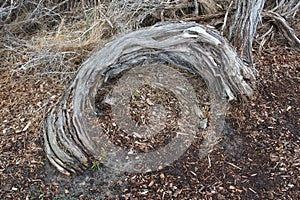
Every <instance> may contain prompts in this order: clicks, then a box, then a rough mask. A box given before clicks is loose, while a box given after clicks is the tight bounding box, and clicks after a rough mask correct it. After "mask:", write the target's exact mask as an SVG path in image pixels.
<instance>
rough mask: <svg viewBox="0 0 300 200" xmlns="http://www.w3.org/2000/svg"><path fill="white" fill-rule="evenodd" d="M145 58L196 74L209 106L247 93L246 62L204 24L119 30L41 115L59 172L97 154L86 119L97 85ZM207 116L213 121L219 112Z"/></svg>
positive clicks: (250, 75) (77, 166)
mask: <svg viewBox="0 0 300 200" xmlns="http://www.w3.org/2000/svg"><path fill="white" fill-rule="evenodd" d="M146 63H151V64H162V63H168V64H169V65H173V66H176V67H180V68H182V69H185V70H188V71H190V72H192V73H195V74H197V75H199V76H201V77H202V78H203V79H204V80H205V81H206V83H207V85H208V88H209V92H210V93H211V95H213V97H215V98H213V100H212V102H213V105H214V106H212V107H211V109H212V111H211V112H216V113H217V112H218V113H219V114H220V112H221V113H222V112H224V111H220V110H218V109H219V108H220V107H222V105H218V104H220V101H218V100H220V99H221V100H222V101H225V102H226V101H227V100H226V97H228V98H229V100H231V99H234V98H241V97H242V96H244V95H245V96H251V95H252V89H251V87H250V86H249V84H248V83H247V80H254V75H253V73H252V71H251V68H249V67H247V66H246V65H245V64H244V63H243V62H242V61H241V60H240V59H239V57H238V55H237V54H236V53H235V51H234V50H233V48H232V47H231V46H230V45H229V44H228V42H227V41H226V40H224V39H223V38H222V37H220V36H219V35H217V34H216V33H215V32H214V31H212V30H210V29H208V28H207V27H204V26H200V25H198V24H196V23H179V24H159V25H156V26H152V27H149V28H146V29H141V30H138V31H135V32H132V33H129V34H127V35H124V36H122V37H120V38H118V39H116V40H115V41H113V42H111V43H108V44H107V45H106V46H105V47H104V48H103V49H101V50H99V51H97V52H95V53H94V54H93V55H92V56H91V57H90V58H89V59H88V60H87V61H86V62H85V63H84V64H83V66H82V67H81V68H80V70H79V71H78V73H77V75H76V77H75V78H74V80H73V81H72V83H71V84H70V86H69V87H67V88H66V91H65V94H64V95H63V97H62V98H61V100H60V101H59V102H58V103H57V104H56V105H55V106H54V107H53V108H52V110H51V111H50V112H49V114H48V116H47V118H46V119H45V121H44V138H45V145H46V148H45V149H46V154H47V157H48V158H49V160H50V161H51V163H52V164H53V165H54V166H55V167H56V168H57V169H58V170H59V171H60V172H62V173H64V174H67V175H70V174H72V173H76V172H81V171H83V170H84V169H86V168H87V167H88V166H89V164H90V161H91V159H99V154H100V153H101V152H102V150H101V151H100V149H102V148H101V147H99V146H97V145H95V144H96V143H95V141H93V135H92V134H93V133H92V130H93V127H92V126H90V125H89V119H90V117H91V116H92V117H93V113H95V105H94V103H93V102H94V99H95V95H96V91H97V89H98V88H99V87H101V85H102V84H103V82H104V81H105V80H106V79H108V78H110V77H114V76H116V75H118V74H120V73H122V72H123V71H124V70H127V69H129V68H132V67H135V66H141V65H145V64H146ZM219 114H218V115H219ZM223 114H224V113H223ZM220 116H221V115H220ZM210 120H211V121H212V124H214V123H215V124H214V125H216V126H218V124H217V123H218V120H219V119H218V117H216V118H215V119H210ZM99 133H101V130H99V131H98V134H99ZM209 137H210V136H209ZM212 142H213V141H212Z"/></svg>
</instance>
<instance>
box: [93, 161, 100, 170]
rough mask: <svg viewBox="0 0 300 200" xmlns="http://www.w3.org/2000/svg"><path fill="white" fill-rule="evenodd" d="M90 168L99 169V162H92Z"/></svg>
mask: <svg viewBox="0 0 300 200" xmlns="http://www.w3.org/2000/svg"><path fill="white" fill-rule="evenodd" d="M91 169H92V170H96V171H101V163H100V162H98V161H97V162H94V163H93V164H92V166H91Z"/></svg>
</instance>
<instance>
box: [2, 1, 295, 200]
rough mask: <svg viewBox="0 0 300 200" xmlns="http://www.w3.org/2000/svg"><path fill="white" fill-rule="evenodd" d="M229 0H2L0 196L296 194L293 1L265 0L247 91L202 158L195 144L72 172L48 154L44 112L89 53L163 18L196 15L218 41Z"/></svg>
mask: <svg viewBox="0 0 300 200" xmlns="http://www.w3.org/2000/svg"><path fill="white" fill-rule="evenodd" d="M230 2H231V1H229V0H220V1H218V0H216V1H204V0H198V1H184V0H182V1H175V0H174V1H172V0H163V1H158V0H150V1H144V0H139V1H125V0H124V1H123V0H121V1H119V0H112V1H108V0H103V1H100V0H94V1H92V0H89V1H88V0H80V1H79V0H78V1H71V0H64V1H58V0H32V1H30V0H19V1H9V0H3V1H0V36H1V38H0V63H1V66H0V99H1V101H0V199H26V198H27V199H54V198H56V199H97V198H98V199H109V198H111V199H117V198H121V199H163V198H165V199H171V198H173V199H185V198H190V199H211V198H214V199H220V200H221V199H250V198H251V199H266V198H268V199H278V198H281V199H299V198H300V193H299V190H300V174H299V171H300V168H299V167H300V149H299V146H300V136H299V130H300V121H299V119H300V108H299V105H300V102H299V100H300V77H299V73H300V64H299V63H300V59H299V58H300V56H299V51H297V49H298V50H299V39H298V38H299V35H300V27H299V24H300V21H299V13H297V11H299V6H300V3H299V2H297V1H293V0H291V1H284V0H283V1H272V0H269V1H268V0H267V1H266V4H265V12H264V13H263V20H262V23H260V24H259V26H258V27H257V34H256V35H255V37H254V42H253V46H254V63H255V64H256V68H257V72H258V73H257V84H256V85H257V86H256V92H255V96H254V98H253V99H252V100H251V101H250V102H248V103H247V104H243V105H234V104H233V105H232V108H231V110H230V112H229V114H228V117H227V121H228V127H232V128H228V129H227V132H226V133H225V136H224V138H223V140H222V141H221V142H220V143H219V145H218V146H217V147H216V149H215V150H214V151H213V152H212V153H211V154H210V155H209V156H208V157H206V158H202V159H199V157H198V155H195V154H194V153H193V152H196V149H197V148H196V147H197V144H194V145H192V147H191V148H190V149H189V151H188V153H187V154H185V156H183V157H182V158H181V159H180V160H178V161H177V162H176V163H174V165H172V166H170V167H169V168H166V169H163V170H160V171H157V172H153V173H148V174H139V175H131V174H119V173H115V172H113V171H111V170H110V169H106V168H103V169H102V170H101V171H100V172H99V171H95V170H88V171H87V172H86V173H84V174H82V175H79V176H77V177H70V178H66V177H64V176H62V175H60V174H57V172H56V171H55V170H53V169H52V166H49V163H48V161H47V159H46V158H45V153H44V150H43V148H44V144H43V143H44V142H43V136H42V119H43V117H44V116H45V113H46V112H47V111H48V108H49V107H51V106H52V105H54V104H55V102H56V101H57V100H58V99H59V98H60V96H61V94H62V93H63V91H64V88H65V86H66V85H67V83H68V82H69V81H70V79H71V78H72V77H73V76H74V74H75V73H76V71H77V69H78V68H79V67H80V66H81V64H82V63H83V62H84V61H85V60H86V59H87V57H88V55H89V54H90V53H91V52H92V50H93V49H94V48H101V47H102V46H103V45H104V44H105V43H107V42H108V41H110V40H112V39H113V38H115V37H117V36H118V35H120V34H121V35H122V34H124V33H127V32H129V31H131V30H136V29H139V28H142V27H146V26H150V25H153V24H155V23H157V22H164V21H168V22H169V21H171V22H179V21H196V22H199V23H201V24H207V25H210V26H212V27H214V28H215V29H216V31H220V33H224V35H225V36H226V35H227V34H228V30H229V29H228V27H227V28H226V27H225V26H224V25H223V24H224V21H225V22H227V25H228V24H230V20H232V19H233V17H232V14H233V12H234V9H235V8H234V5H231V3H230ZM229 5H231V6H229ZM228 7H230V8H231V9H228ZM278 15H279V16H278ZM226 16H228V20H227V21H226V20H224V18H226ZM292 28H293V30H292ZM293 31H295V32H293ZM297 36H298V37H297Z"/></svg>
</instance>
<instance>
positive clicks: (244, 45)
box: [228, 0, 265, 65]
mask: <svg viewBox="0 0 300 200" xmlns="http://www.w3.org/2000/svg"><path fill="white" fill-rule="evenodd" d="M264 3H265V1H264V0H252V1H249V0H235V9H236V10H235V14H234V16H233V19H232V23H231V24H229V34H228V39H229V41H230V42H231V43H232V44H233V45H234V46H235V47H236V50H237V52H238V54H239V55H240V56H241V57H242V58H244V59H245V60H246V61H248V62H249V63H250V65H252V64H253V59H252V53H251V52H252V43H253V39H254V35H255V33H256V27H257V24H258V23H259V22H260V21H261V12H262V10H263V7H264Z"/></svg>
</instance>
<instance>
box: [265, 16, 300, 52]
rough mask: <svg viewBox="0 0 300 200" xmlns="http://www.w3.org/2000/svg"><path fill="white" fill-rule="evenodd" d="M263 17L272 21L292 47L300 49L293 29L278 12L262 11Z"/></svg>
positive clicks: (299, 42)
mask: <svg viewBox="0 0 300 200" xmlns="http://www.w3.org/2000/svg"><path fill="white" fill-rule="evenodd" d="M263 17H264V18H266V19H269V20H271V21H272V22H273V24H274V25H275V26H276V27H277V29H278V30H279V31H280V32H281V33H282V35H283V36H284V37H285V39H286V40H287V41H288V43H289V44H290V45H291V46H292V47H295V48H296V49H298V50H299V49H300V40H299V39H298V38H297V36H296V34H295V31H294V30H293V29H292V28H291V27H290V26H289V25H288V22H287V21H286V20H285V19H284V18H283V17H282V16H280V15H279V14H278V13H275V12H272V11H267V12H264V13H263Z"/></svg>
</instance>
